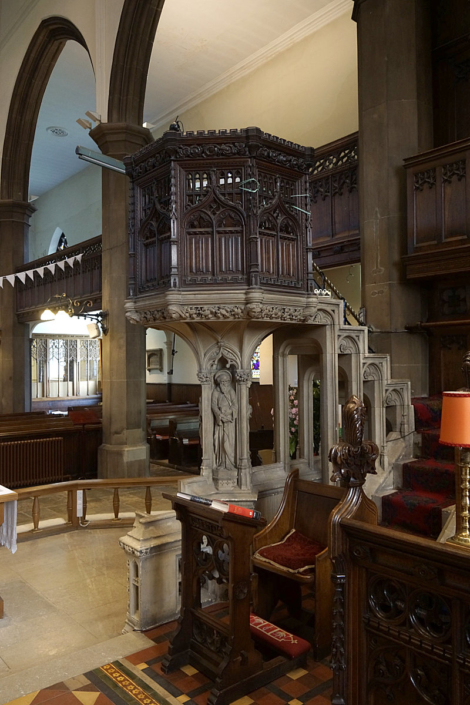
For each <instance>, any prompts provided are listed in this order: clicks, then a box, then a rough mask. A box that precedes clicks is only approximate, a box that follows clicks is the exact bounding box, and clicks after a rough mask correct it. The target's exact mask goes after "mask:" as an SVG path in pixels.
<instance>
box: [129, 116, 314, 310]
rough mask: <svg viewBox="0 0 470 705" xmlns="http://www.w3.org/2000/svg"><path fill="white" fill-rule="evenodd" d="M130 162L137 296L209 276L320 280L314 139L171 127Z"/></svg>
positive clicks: (253, 282) (294, 285) (306, 283)
mask: <svg viewBox="0 0 470 705" xmlns="http://www.w3.org/2000/svg"><path fill="white" fill-rule="evenodd" d="M124 163H125V165H126V170H127V173H128V174H129V176H130V177H131V179H132V191H131V198H130V207H129V216H130V217H129V223H130V225H129V243H130V252H129V254H130V267H129V271H130V276H129V293H130V296H131V297H135V296H138V295H139V293H142V294H145V295H147V294H148V293H149V292H150V291H151V290H160V292H162V290H163V289H167V288H172V289H180V288H184V287H186V286H188V287H194V286H196V285H207V284H217V285H220V286H226V287H228V286H233V285H235V286H239V287H242V286H253V287H259V286H263V285H267V286H268V287H269V288H271V287H277V288H289V289H295V290H303V291H305V290H307V289H308V288H309V287H310V288H312V287H313V277H312V272H307V267H308V263H307V242H309V228H310V223H309V195H308V171H309V169H310V167H311V165H312V163H313V150H312V149H311V148H309V147H302V146H301V145H297V144H294V143H292V142H288V141H286V140H283V139H280V138H278V137H274V136H273V135H269V134H267V133H263V132H262V131H261V130H259V129H258V128H246V129H244V130H230V131H227V130H220V131H219V132H216V131H215V130H209V131H208V132H202V131H201V132H198V133H193V132H187V133H184V134H180V133H169V132H168V133H165V135H163V137H161V138H160V139H159V140H157V141H156V142H154V143H152V144H151V145H148V146H147V147H145V148H144V149H142V150H140V151H139V152H137V153H136V154H135V155H133V156H132V157H126V158H125V159H124Z"/></svg>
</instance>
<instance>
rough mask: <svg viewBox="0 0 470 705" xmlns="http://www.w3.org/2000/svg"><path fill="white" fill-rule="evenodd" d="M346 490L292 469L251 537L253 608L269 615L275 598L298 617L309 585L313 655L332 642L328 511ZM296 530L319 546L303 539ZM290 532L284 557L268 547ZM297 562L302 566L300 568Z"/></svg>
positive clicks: (322, 653)
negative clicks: (273, 508)
mask: <svg viewBox="0 0 470 705" xmlns="http://www.w3.org/2000/svg"><path fill="white" fill-rule="evenodd" d="M344 495H345V489H343V488H342V487H336V486H333V485H323V484H320V483H318V482H309V481H308V480H300V479H299V471H298V470H297V469H296V470H293V471H292V472H291V473H290V475H289V476H288V478H287V481H286V485H285V488H284V494H283V497H282V500H281V504H280V506H279V509H278V512H277V514H276V516H275V517H274V519H273V520H272V521H271V522H270V523H269V524H268V526H267V527H266V528H265V529H263V530H262V531H260V532H259V533H258V534H256V535H255V537H254V539H253V566H254V568H255V571H256V573H257V574H258V594H257V600H256V606H255V613H256V614H257V615H259V616H260V617H263V619H267V620H269V618H270V616H271V613H272V611H273V609H274V607H275V606H276V603H277V601H278V599H281V600H282V601H284V602H285V603H286V604H287V606H288V608H289V612H290V613H291V614H292V616H294V617H300V615H301V609H302V594H301V588H302V585H308V586H309V587H310V588H311V589H312V591H313V593H314V596H315V629H314V638H313V643H312V647H313V650H314V654H315V658H316V660H321V659H322V658H324V657H325V656H327V655H328V653H329V651H330V646H331V624H332V605H333V584H332V582H331V570H332V565H331V561H330V557H329V551H328V541H329V533H330V516H331V513H332V511H333V510H334V509H335V507H336V505H337V504H338V502H339V501H340V500H341V499H342V498H343V497H344ZM294 530H295V531H296V532H297V534H295V535H294V534H292V533H291V532H293V531H294ZM299 533H300V534H301V535H302V536H304V537H307V539H309V540H310V542H314V543H316V544H317V545H316V546H315V545H313V543H308V544H307V542H303V539H302V538H301V537H299V536H298V534H299ZM288 535H290V539H289V543H288V544H287V546H288V547H289V548H288V549H287V548H286V549H285V553H287V558H286V559H284V557H281V553H280V550H281V549H280V547H275V548H272V546H273V544H279V543H280V542H282V541H283V540H284V539H285V538H286V537H287V536H288ZM302 543H305V544H307V545H302ZM267 547H269V550H268V551H266V553H267V556H263V555H261V554H264V553H265V551H264V550H262V549H266V548H267ZM281 548H282V547H281ZM260 551H261V554H260ZM316 551H318V552H317V553H316V555H314V557H313V558H312V555H313V554H315V552H316ZM306 555H309V559H308V563H305V562H304V560H305V556H306ZM294 556H298V561H297V564H295V563H294V560H293V557H294ZM278 560H281V561H282V564H280V563H279V562H278ZM286 563H287V564H288V565H286ZM299 565H300V566H303V567H304V569H303V570H301V569H300V567H299ZM305 566H309V567H307V568H305Z"/></svg>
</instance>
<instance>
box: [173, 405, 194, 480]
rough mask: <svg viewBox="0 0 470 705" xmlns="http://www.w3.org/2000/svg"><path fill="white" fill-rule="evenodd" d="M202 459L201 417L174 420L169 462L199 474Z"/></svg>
mask: <svg viewBox="0 0 470 705" xmlns="http://www.w3.org/2000/svg"><path fill="white" fill-rule="evenodd" d="M201 457H202V451H201V442H200V438H199V417H198V418H194V417H193V418H191V417H190V418H184V417H183V418H179V419H173V420H172V422H171V424H170V450H169V455H168V460H169V462H170V463H171V464H172V465H176V466H177V467H181V468H184V469H185V470H187V471H189V472H195V473H198V472H199V466H200V464H201Z"/></svg>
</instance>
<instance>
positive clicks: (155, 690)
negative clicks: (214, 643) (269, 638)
mask: <svg viewBox="0 0 470 705" xmlns="http://www.w3.org/2000/svg"><path fill="white" fill-rule="evenodd" d="M175 626H176V623H175V622H171V623H169V624H166V625H163V626H161V627H158V628H156V629H153V630H151V631H149V632H147V634H146V636H147V637H148V639H149V641H148V646H147V647H146V648H144V649H142V650H141V651H138V652H136V653H135V654H132V655H131V656H128V657H127V658H123V659H120V660H119V661H115V662H113V663H109V664H103V666H102V667H100V668H96V669H94V670H93V671H89V672H87V673H85V674H83V675H81V676H78V677H76V678H71V679H68V680H66V681H63V682H60V683H55V684H54V685H52V686H50V687H49V688H45V689H43V690H40V691H35V692H33V693H30V694H29V695H26V696H24V697H21V698H18V699H17V700H14V701H13V702H12V703H10V705H36V704H38V705H39V703H41V704H42V703H44V704H46V703H51V705H78V703H82V704H83V705H95V704H96V705H128V704H130V703H135V702H142V703H146V704H147V705H154V704H155V703H158V704H160V705H165V703H169V704H170V705H206V703H207V699H208V696H209V693H210V690H211V688H212V683H211V682H210V681H209V679H208V678H206V676H204V675H203V674H202V673H200V672H199V671H198V670H197V669H195V668H193V667H192V666H190V665H187V666H182V668H181V669H178V670H177V671H175V672H173V673H171V674H169V675H165V674H163V673H162V670H161V662H162V660H163V658H164V656H165V654H166V652H167V649H168V643H169V638H170V637H171V634H172V632H173V630H174V628H175ZM331 693H332V689H331V670H330V669H329V667H328V665H327V663H326V662H322V663H316V662H315V661H313V659H311V658H309V660H308V663H307V666H306V668H295V669H294V670H292V671H290V672H288V673H287V674H286V675H284V676H282V677H281V678H278V679H277V680H275V681H273V682H272V683H270V684H268V685H266V686H264V687H263V688H259V689H258V690H255V691H254V692H252V693H249V694H248V695H246V696H244V697H243V698H240V699H239V700H236V701H235V703H236V705H286V704H287V705H328V704H329V703H330V702H331Z"/></svg>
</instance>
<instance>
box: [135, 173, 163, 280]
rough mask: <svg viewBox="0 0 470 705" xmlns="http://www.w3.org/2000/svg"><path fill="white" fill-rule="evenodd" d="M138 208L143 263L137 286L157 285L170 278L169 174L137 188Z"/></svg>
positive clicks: (139, 245)
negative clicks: (138, 189)
mask: <svg viewBox="0 0 470 705" xmlns="http://www.w3.org/2000/svg"><path fill="white" fill-rule="evenodd" d="M137 211H138V214H139V221H140V227H139V230H138V236H137V251H138V260H139V263H140V267H139V277H138V287H139V289H140V290H143V291H145V290H148V289H154V288H155V287H157V286H163V285H165V284H167V283H168V281H169V278H170V262H171V252H170V235H171V219H170V174H169V172H168V170H166V171H165V172H163V173H160V174H159V175H158V176H157V178H155V179H153V180H152V181H151V182H150V183H147V184H145V185H143V186H142V187H141V189H140V191H138V204H137Z"/></svg>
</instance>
